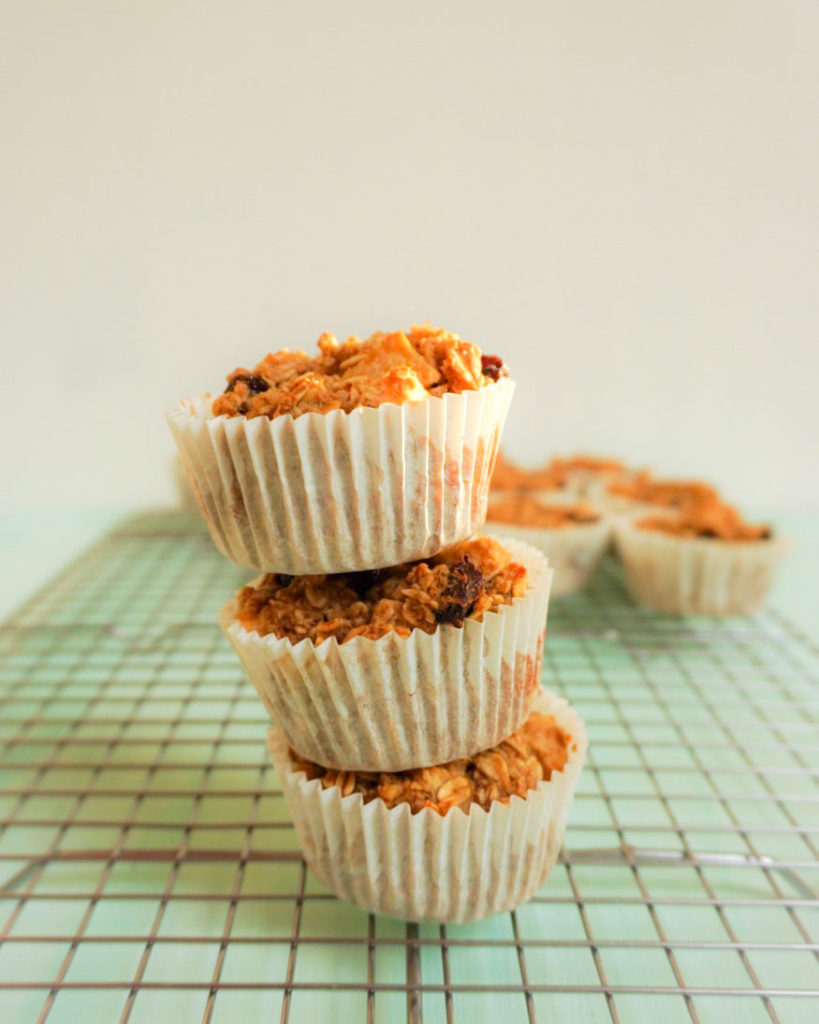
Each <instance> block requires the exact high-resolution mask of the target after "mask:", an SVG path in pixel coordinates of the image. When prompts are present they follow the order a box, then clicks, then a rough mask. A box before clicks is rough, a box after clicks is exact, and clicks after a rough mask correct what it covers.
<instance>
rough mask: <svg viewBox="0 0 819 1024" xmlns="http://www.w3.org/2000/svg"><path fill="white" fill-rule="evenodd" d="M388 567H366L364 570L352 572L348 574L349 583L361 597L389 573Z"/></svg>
mask: <svg viewBox="0 0 819 1024" xmlns="http://www.w3.org/2000/svg"><path fill="white" fill-rule="evenodd" d="M388 572H389V570H388V569H364V570H363V572H351V573H349V574H348V576H347V585H348V586H349V587H350V589H351V590H354V591H355V592H356V594H358V596H359V597H364V595H365V594H366V593H367V591H368V590H370V588H371V587H374V586H375V585H376V583H380V582H381V581H382V580H383V579H384V578H385V577H386V576H387V574H388Z"/></svg>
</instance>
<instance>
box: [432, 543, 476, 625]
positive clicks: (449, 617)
mask: <svg viewBox="0 0 819 1024" xmlns="http://www.w3.org/2000/svg"><path fill="white" fill-rule="evenodd" d="M483 589H484V581H483V574H482V573H481V571H480V569H477V568H475V566H474V565H473V564H472V563H471V562H470V561H469V556H468V555H464V558H463V561H462V562H458V563H456V564H455V565H451V566H450V567H449V581H448V583H447V585H446V588H445V589H444V591H443V593H442V594H441V597H442V599H444V601H445V603H443V604H442V605H441V607H440V608H438V609H436V611H435V619H436V621H437V622H451V623H452V624H453V625H454V626H462V625H463V624H464V619H466V618H468V617H469V615H470V613H471V612H472V609H473V608H474V607H475V602H476V601H477V600H478V598H479V597H480V596H481V593H482V592H483Z"/></svg>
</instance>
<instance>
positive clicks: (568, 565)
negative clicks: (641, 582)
mask: <svg viewBox="0 0 819 1024" xmlns="http://www.w3.org/2000/svg"><path fill="white" fill-rule="evenodd" d="M564 500H565V499H564ZM487 528H488V529H490V530H491V531H492V532H493V533H494V534H496V535H497V536H498V537H499V538H500V539H501V540H502V541H503V542H504V543H506V538H508V537H514V538H516V539H517V540H522V541H525V542H526V543H527V544H531V545H532V547H535V548H537V549H538V551H542V552H543V554H544V555H546V557H547V558H548V560H549V565H550V566H551V568H552V570H553V571H554V578H553V579H552V597H563V596H564V595H566V594H574V593H576V592H577V591H578V590H581V589H582V588H583V587H584V586H585V585H586V583H588V581H589V580H590V579H591V577H592V575H593V574H594V571H595V570H596V569H597V566H598V564H599V562H600V559H601V558H602V557H603V555H604V554H605V553H606V551H607V550H608V548H609V544H610V541H611V533H612V528H611V523H610V521H609V520H608V519H607V518H605V517H603V518H601V519H599V520H598V521H597V522H596V523H587V524H584V525H579V526H564V527H560V528H557V529H552V530H547V529H542V528H540V527H535V526H517V525H515V524H514V523H501V522H498V521H495V520H493V519H492V506H491V504H490V506H489V518H488V519H487Z"/></svg>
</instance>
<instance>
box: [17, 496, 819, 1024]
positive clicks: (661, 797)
mask: <svg viewBox="0 0 819 1024" xmlns="http://www.w3.org/2000/svg"><path fill="white" fill-rule="evenodd" d="M245 576H246V574H245V573H243V572H242V571H241V570H239V569H236V568H235V567H233V566H231V565H229V564H228V563H226V562H225V561H224V560H223V559H222V558H221V557H220V556H219V555H218V554H217V553H216V552H215V551H214V550H213V548H212V547H211V545H210V542H209V541H208V539H207V537H206V536H205V535H204V534H203V533H202V531H201V529H199V528H198V526H197V525H196V523H195V522H194V521H193V520H192V519H191V518H189V517H187V516H185V515H183V514H181V513H151V514H142V515H140V516H137V517H133V518H131V519H129V520H128V521H126V522H125V523H123V524H122V525H121V526H120V527H119V528H118V529H116V530H114V531H113V532H112V533H110V534H108V535H106V536H105V537H103V538H102V539H101V540H100V541H99V542H98V543H96V544H95V545H94V546H93V547H92V548H91V549H89V550H88V551H87V552H86V553H85V554H84V555H82V556H81V557H80V558H79V559H78V560H77V561H76V562H75V563H74V564H73V565H71V566H70V567H69V568H68V569H67V570H66V571H65V572H63V573H62V574H61V575H59V576H58V577H56V578H55V579H54V580H53V581H52V582H51V583H49V584H48V585H47V586H46V587H45V588H44V589H43V590H42V591H41V592H40V593H39V594H38V595H37V596H36V597H34V598H33V599H32V600H31V601H29V602H28V603H27V604H26V605H24V606H23V607H22V608H21V609H20V610H19V611H18V612H17V613H16V614H15V615H13V616H12V617H11V618H10V619H9V620H8V621H7V622H6V623H5V624H4V625H3V626H2V627H1V628H0V655H2V663H0V749H1V750H2V753H0V1020H2V1021H3V1022H4V1024H29V1022H33V1021H36V1022H38V1024H39V1022H43V1021H48V1024H60V1022H65V1021H72V1022H73V1021H77V1020H93V1021H95V1022H103V1021H121V1022H128V1024H142V1022H145V1021H151V1022H152V1024H153V1022H154V1021H157V1020H159V1021H164V1020H170V1019H175V1020H177V1021H179V1022H187V1021H200V1020H201V1021H204V1022H210V1024H219V1022H224V1021H232V1020H236V1019H243V1018H246V1019H265V1020H267V1019H276V1018H277V1017H278V1018H280V1019H281V1020H282V1021H303V1020H327V1019H330V1018H331V1016H332V1018H334V1019H338V1020H341V1021H348V1020H350V1021H354V1020H366V1021H396V1020H400V1019H403V1018H405V1017H406V1019H408V1020H410V1021H415V1022H420V1021H422V1020H423V1021H424V1022H426V1024H429V1022H438V1021H445V1022H447V1024H449V1022H452V1021H463V1020H468V1021H470V1022H474V1024H477V1022H479V1021H483V1020H486V1021H490V1020H491V1021H493V1022H494V1021H497V1020H498V1019H503V1020H504V1021H505V1022H508V1024H515V1022H518V1021H523V1022H527V1021H528V1022H530V1024H531V1022H534V1021H541V1022H543V1021H555V1020H561V1021H563V1020H569V1021H584V1022H592V1024H597V1022H601V1024H606V1022H610V1021H614V1022H615V1024H616V1022H623V1024H626V1022H635V1021H636V1022H642V1021H647V1022H648V1021H656V1020H659V1019H662V1020H663V1021H664V1024H674V1022H676V1021H680V1022H690V1021H695V1022H701V1024H710V1022H715V1021H719V1022H720V1024H726V1022H730V1021H739V1020H741V1021H743V1024H755V1022H757V1021H760V1022H766V1021H767V1022H769V1021H774V1022H781V1024H793V1022H797V1021H800V1022H801V1021H809V1020H810V1021H813V1020H816V1019H817V1016H819V1012H818V1011H817V1006H819V1004H818V1003H817V1000H816V997H817V995H819V941H818V940H819V901H817V898H816V892H817V888H819V857H818V856H817V847H819V787H817V775H819V757H817V752H819V734H817V727H816V711H817V704H819V700H817V697H818V696H819V689H817V686H816V682H817V664H819V658H818V657H817V653H818V652H817V651H816V650H815V649H814V648H813V647H812V646H811V645H810V644H809V643H808V642H807V641H806V640H805V639H804V638H802V637H801V636H799V635H798V634H797V633H796V632H795V630H794V629H793V628H792V627H791V625H790V624H789V623H788V622H786V621H784V620H783V619H782V618H781V617H779V616H778V615H776V614H775V613H773V612H768V613H765V614H762V615H759V616H756V617H753V618H749V619H742V620H731V621H729V622H726V623H723V622H717V621H716V620H709V619H698V620H694V619H685V620H683V619H674V618H671V617H666V616H658V615H653V614H650V613H648V612H646V611H644V610H641V609H639V608H637V607H635V606H634V605H633V604H632V603H631V602H630V601H629V600H628V597H627V596H626V594H625V591H624V588H623V584H622V579H621V577H620V574H619V569H618V567H617V566H616V565H615V564H614V563H607V564H606V565H604V568H603V570H602V572H601V573H600V575H599V576H598V579H597V580H596V581H595V583H594V584H593V585H592V587H591V588H590V589H588V590H587V591H586V593H585V594H583V595H579V596H576V597H573V598H568V599H565V600H562V601H559V602H554V603H553V606H552V609H551V611H550V623H549V639H548V642H547V645H546V658H545V664H544V682H545V684H546V685H548V686H550V687H551V688H553V689H555V690H557V691H559V692H560V693H562V694H564V695H566V696H567V697H569V699H570V700H571V701H572V702H573V703H574V705H575V706H576V707H577V708H578V710H579V711H580V713H581V714H582V715H583V716H584V717H585V719H586V721H587V723H588V726H589V732H590V738H591V746H590V752H589V758H588V762H587V766H586V769H585V771H584V774H583V777H582V780H581V785H580V789H579V792H578V794H577V797H576V799H575V803H574V805H573V808H572V814H571V818H570V825H569V830H568V833H567V849H566V850H565V851H564V852H563V854H562V856H561V858H560V861H559V863H558V865H557V866H556V868H555V870H554V872H553V874H552V877H551V878H550V880H549V881H548V882H547V884H546V885H545V887H544V888H543V889H542V890H541V891H540V892H539V893H538V894H537V895H536V896H535V898H534V899H533V900H532V901H531V902H530V903H528V904H527V905H525V906H523V907H521V908H519V909H518V910H517V911H515V912H513V913H510V914H505V915H497V916H495V917H492V918H490V919H488V920H487V921H484V922H478V923H475V924H471V925H461V926H448V927H441V926H438V925H432V924H428V923H421V924H403V923H400V922H396V921H392V920H389V919H386V918H379V917H374V916H372V915H370V914H367V913H366V912H364V911H361V910H358V909H357V908H355V907H352V906H349V905H347V904H345V903H342V902H340V901H338V900H336V899H335V897H334V896H333V895H332V894H331V893H329V892H328V891H327V890H326V889H324V888H323V887H322V886H321V884H320V883H319V882H318V881H317V880H316V879H315V878H313V877H312V876H311V875H310V874H309V872H308V871H307V869H306V867H305V865H304V862H303V860H302V858H301V856H300V853H299V850H298V844H297V842H296V839H295V834H294V831H293V828H292V825H291V823H290V821H289V818H288V814H287V809H286V806H285V804H284V801H283V797H282V793H281V789H280V787H279V785H278V783H277V780H276V777H275V772H274V770H273V768H272V766H270V764H269V763H268V760H267V757H266V753H265V749H264V742H263V738H264V728H265V718H264V712H263V710H262V708H261V705H260V704H259V702H258V701H257V699H256V697H255V693H254V691H253V690H252V687H251V686H250V684H249V683H248V682H247V681H246V680H245V679H244V677H243V675H242V672H241V670H240V668H239V665H238V663H237V662H236V660H235V658H234V656H233V654H232V652H231V650H230V648H229V646H228V644H227V642H226V641H225V640H224V638H223V637H222V635H221V633H220V631H219V629H218V627H217V626H216V625H215V618H216V612H217V610H218V607H219V606H220V604H221V603H222V602H223V600H224V599H225V598H226V595H227V594H229V593H230V592H231V590H232V589H233V588H235V587H236V586H238V585H240V583H241V582H242V581H243V579H244V577H245Z"/></svg>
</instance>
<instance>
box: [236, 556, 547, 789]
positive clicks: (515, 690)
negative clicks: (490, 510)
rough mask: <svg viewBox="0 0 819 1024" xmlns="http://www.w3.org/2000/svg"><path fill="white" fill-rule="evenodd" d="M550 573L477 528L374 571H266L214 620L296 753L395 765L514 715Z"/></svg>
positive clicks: (511, 721)
mask: <svg viewBox="0 0 819 1024" xmlns="http://www.w3.org/2000/svg"><path fill="white" fill-rule="evenodd" d="M551 579H552V571H551V569H550V567H549V564H548V562H547V561H546V559H545V558H544V557H543V555H542V554H540V553H539V552H538V551H536V550H535V549H534V548H532V547H529V546H528V545H526V544H523V543H521V542H520V541H504V542H499V541H498V540H496V539H494V538H491V537H478V538H473V539H472V540H470V541H466V542H463V543H461V544H458V545H455V546H454V547H453V548H449V549H446V550H445V551H443V552H441V553H439V554H438V555H437V556H435V557H434V558H432V559H430V560H429V562H421V563H414V564H411V565H401V566H394V567H392V568H390V569H385V570H382V571H375V572H367V573H345V574H341V575H340V576H313V577H295V578H291V577H281V576H280V575H278V574H272V575H271V576H269V577H264V578H262V579H261V580H258V581H256V584H255V585H251V586H249V587H245V588H244V589H243V590H242V591H240V592H239V594H238V595H237V596H236V597H235V598H234V599H233V600H232V601H230V602H229V603H228V604H227V605H226V606H225V607H224V609H223V610H222V613H221V615H220V620H219V621H220V625H221V626H222V628H223V629H224V631H225V633H226V635H227V637H228V639H229V640H230V642H231V644H232V645H233V647H234V649H235V651H236V653H237V655H238V656H239V659H240V661H241V662H242V665H243V667H244V669H245V671H246V672H247V674H248V676H249V677H250V679H251V681H252V682H253V684H254V686H255V687H256V690H257V691H258V693H259V696H260V697H261V699H262V702H263V704H264V705H265V708H266V709H267V711H268V714H269V715H270V717H271V719H272V720H273V721H274V722H275V723H276V724H277V725H278V726H279V727H280V729H281V730H282V732H283V734H284V735H285V737H286V739H287V742H288V743H289V744H290V745H291V746H293V747H294V748H295V749H297V750H298V751H299V752H300V753H301V754H302V755H303V756H304V757H306V758H309V759H310V760H313V761H317V762H318V763H320V764H323V765H325V766H329V767H333V768H343V769H356V770H377V771H398V770H401V769H406V768H414V767H419V766H422V765H430V764H438V763H440V762H442V761H450V760H453V759H454V758H458V757H465V756H469V755H471V754H473V753H475V751H478V750H481V749H484V748H486V747H490V746H493V745H494V744H495V743H498V742H499V741H500V740H501V739H503V737H504V736H508V735H509V734H510V733H512V732H514V731H515V729H517V728H518V727H519V726H520V725H521V724H522V723H523V722H524V721H525V719H526V717H527V715H528V714H529V711H530V709H531V706H532V701H533V700H534V698H535V696H536V694H537V693H538V690H539V684H540V674H541V663H542V657H543V640H544V634H545V629H546V616H547V611H548V603H549V593H550V584H551Z"/></svg>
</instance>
